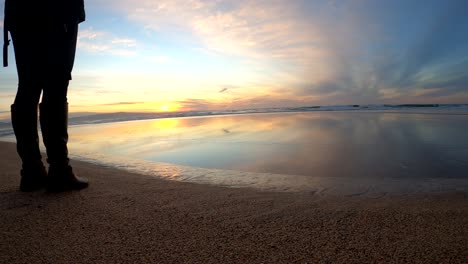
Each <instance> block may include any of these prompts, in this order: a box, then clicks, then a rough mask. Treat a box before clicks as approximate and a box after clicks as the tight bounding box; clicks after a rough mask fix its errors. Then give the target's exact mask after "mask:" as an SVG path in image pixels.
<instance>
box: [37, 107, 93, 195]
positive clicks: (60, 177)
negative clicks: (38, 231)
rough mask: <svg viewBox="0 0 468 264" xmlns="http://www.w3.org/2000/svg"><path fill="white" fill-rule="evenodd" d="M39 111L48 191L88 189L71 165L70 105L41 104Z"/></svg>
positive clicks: (84, 181)
mask: <svg viewBox="0 0 468 264" xmlns="http://www.w3.org/2000/svg"><path fill="white" fill-rule="evenodd" d="M39 109H40V123H41V130H42V138H43V141H44V145H45V147H46V151H47V162H48V163H49V174H48V184H47V190H48V191H52V192H60V191H69V190H80V189H83V188H86V187H88V180H87V179H84V178H80V177H77V176H76V175H75V174H74V173H73V169H72V167H71V166H70V163H69V158H68V147H67V143H68V103H64V104H60V105H57V104H49V103H41V104H40V106H39Z"/></svg>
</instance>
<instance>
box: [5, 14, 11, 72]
mask: <svg viewBox="0 0 468 264" xmlns="http://www.w3.org/2000/svg"><path fill="white" fill-rule="evenodd" d="M8 45H10V40H9V39H8V28H7V25H6V23H3V67H8Z"/></svg>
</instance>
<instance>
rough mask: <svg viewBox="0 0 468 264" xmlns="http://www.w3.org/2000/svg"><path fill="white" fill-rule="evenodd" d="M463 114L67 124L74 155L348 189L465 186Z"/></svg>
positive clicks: (274, 183) (197, 175) (148, 168)
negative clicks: (69, 125)
mask: <svg viewBox="0 0 468 264" xmlns="http://www.w3.org/2000/svg"><path fill="white" fill-rule="evenodd" d="M467 121H468V111H467V112H457V113H452V112H442V111H439V112H437V111H436V112H430V113H424V112H416V111H415V112H411V111H407V112H404V113H402V112H385V111H359V112H357V111H343V112H340V111H334V112H305V113H271V114H246V115H226V116H210V117H189V118H168V119H154V120H141V121H128V122H119V123H104V124H92V125H77V126H71V127H70V129H69V134H70V142H69V148H70V152H71V153H72V157H74V158H78V159H81V160H85V161H91V162H95V163H99V164H104V165H108V166H112V167H118V168H123V169H127V170H130V171H135V172H139V173H144V174H149V175H153V176H157V177H163V178H168V179H174V180H181V181H191V182H197V183H210V184H219V185H227V186H234V187H255V188H260V189H267V190H285V191H295V190H301V191H313V192H318V193H327V192H328V193H330V192H331V193H340V194H343V193H345V194H348V195H361V194H366V195H374V196H379V195H381V194H382V193H383V194H385V193H401V192H403V193H411V192H420V191H422V192H426V191H464V192H466V193H468V137H467V136H466V131H468V122H467Z"/></svg>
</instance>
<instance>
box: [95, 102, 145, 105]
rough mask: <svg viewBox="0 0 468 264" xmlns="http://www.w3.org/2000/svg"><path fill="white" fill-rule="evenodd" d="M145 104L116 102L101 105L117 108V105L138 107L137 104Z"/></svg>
mask: <svg viewBox="0 0 468 264" xmlns="http://www.w3.org/2000/svg"><path fill="white" fill-rule="evenodd" d="M143 103H144V102H116V103H107V104H101V105H106V106H115V105H136V104H143Z"/></svg>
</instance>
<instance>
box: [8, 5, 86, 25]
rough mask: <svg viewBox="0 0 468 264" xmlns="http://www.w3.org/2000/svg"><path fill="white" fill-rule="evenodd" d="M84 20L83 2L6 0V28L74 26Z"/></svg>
mask: <svg viewBox="0 0 468 264" xmlns="http://www.w3.org/2000/svg"><path fill="white" fill-rule="evenodd" d="M84 20H85V10H84V0H6V1H5V24H7V25H8V28H10V29H14V28H15V27H18V26H20V27H23V26H26V27H28V26H31V25H41V26H46V25H50V24H74V23H81V22H83V21H84Z"/></svg>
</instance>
